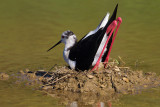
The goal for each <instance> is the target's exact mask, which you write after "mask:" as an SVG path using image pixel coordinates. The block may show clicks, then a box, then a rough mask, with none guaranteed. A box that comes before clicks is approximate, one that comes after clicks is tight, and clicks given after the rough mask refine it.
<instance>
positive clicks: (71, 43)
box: [64, 38, 76, 51]
mask: <svg viewBox="0 0 160 107" xmlns="http://www.w3.org/2000/svg"><path fill="white" fill-rule="evenodd" d="M75 43H76V41H75V40H73V39H71V38H70V39H68V40H66V41H65V48H64V51H69V50H70V48H71V47H73V46H74V44H75Z"/></svg>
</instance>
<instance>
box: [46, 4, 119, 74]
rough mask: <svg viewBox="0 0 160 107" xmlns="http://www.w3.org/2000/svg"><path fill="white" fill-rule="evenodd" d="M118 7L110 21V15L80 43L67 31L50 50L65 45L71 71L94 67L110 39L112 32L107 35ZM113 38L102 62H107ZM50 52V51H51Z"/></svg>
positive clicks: (66, 57) (64, 54)
mask: <svg viewBox="0 0 160 107" xmlns="http://www.w3.org/2000/svg"><path fill="white" fill-rule="evenodd" d="M117 8H118V5H117V6H116V8H115V10H114V12H113V14H112V16H111V17H110V19H109V15H110V14H109V13H107V15H106V16H105V17H104V18H103V20H102V21H101V23H100V24H99V25H98V27H97V28H96V29H95V30H94V31H90V32H89V33H88V34H87V35H86V36H84V37H83V38H82V39H81V40H80V41H78V42H77V39H76V35H75V34H74V33H73V32H72V31H69V30H68V31H65V32H63V33H62V35H61V40H60V41H59V42H58V43H57V44H55V45H54V46H53V47H51V48H50V49H49V50H51V49H52V48H54V47H55V46H57V45H58V44H59V43H61V42H62V43H64V44H65V48H64V51H63V57H64V60H65V61H66V62H67V63H68V64H69V66H70V67H71V69H76V70H82V71H83V70H88V69H89V68H90V67H91V66H94V65H95V64H96V62H97V60H98V58H99V57H100V54H101V51H102V49H103V47H104V45H105V43H106V41H107V39H108V35H109V33H110V32H107V33H108V34H107V33H106V30H107V28H108V26H109V25H110V24H111V23H112V22H113V21H114V20H115V19H116V13H117ZM112 37H113V34H112V36H111V38H110V39H109V41H108V43H107V46H106V48H105V50H104V53H103V55H102V58H101V59H100V61H101V62H104V61H105V58H106V56H107V55H108V51H109V48H110V46H111V43H112ZM49 50H48V51H49Z"/></svg>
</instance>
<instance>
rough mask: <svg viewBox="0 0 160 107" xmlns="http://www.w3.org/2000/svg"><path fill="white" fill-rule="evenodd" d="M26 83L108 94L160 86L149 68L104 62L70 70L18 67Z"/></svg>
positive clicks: (63, 89) (44, 87) (76, 91)
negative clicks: (95, 67)
mask: <svg viewBox="0 0 160 107" xmlns="http://www.w3.org/2000/svg"><path fill="white" fill-rule="evenodd" d="M20 72H21V75H23V77H26V78H27V79H29V80H32V81H30V83H29V84H33V83H37V82H39V83H40V84H41V85H40V86H41V89H42V90H45V91H50V92H51V91H55V90H61V91H69V92H74V93H94V94H95V95H108V94H114V93H122V94H128V93H135V92H138V91H140V90H142V89H146V88H152V87H157V86H160V77H159V76H157V75H156V73H153V72H147V73H144V72H142V71H132V70H131V69H130V68H129V67H118V66H117V65H113V64H108V67H107V68H105V69H104V68H100V69H99V70H98V71H93V72H90V71H79V72H77V71H74V70H71V69H69V68H68V67H66V66H63V67H58V66H56V67H55V68H54V70H51V71H45V70H38V71H30V70H26V71H20Z"/></svg>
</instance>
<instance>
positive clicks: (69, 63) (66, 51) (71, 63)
mask: <svg viewBox="0 0 160 107" xmlns="http://www.w3.org/2000/svg"><path fill="white" fill-rule="evenodd" d="M69 52H70V51H69V50H65V49H64V51H63V58H64V60H65V61H66V62H67V63H68V65H69V66H70V67H71V69H75V67H76V61H72V60H70V59H69V58H68V57H69Z"/></svg>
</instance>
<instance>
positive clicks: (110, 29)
mask: <svg viewBox="0 0 160 107" xmlns="http://www.w3.org/2000/svg"><path fill="white" fill-rule="evenodd" d="M116 26H117V21H116V20H115V21H113V22H112V23H111V24H110V25H109V26H108V28H107V30H106V33H108V32H110V35H109V36H108V38H107V41H106V43H105V45H104V47H103V49H102V52H101V54H100V56H99V58H98V60H97V62H96V65H95V66H94V67H93V69H92V70H91V71H93V70H95V69H96V68H97V70H98V66H99V63H100V60H101V58H102V55H103V53H104V50H105V48H106V46H107V44H108V41H109V39H110V37H111V35H112V33H113V31H114V29H115V28H116Z"/></svg>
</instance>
